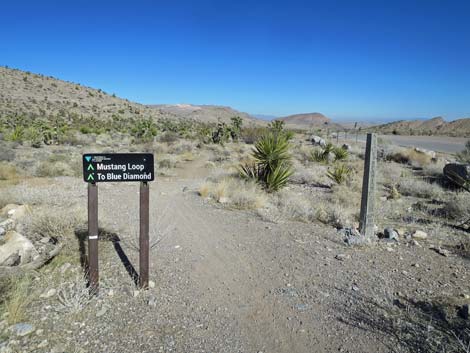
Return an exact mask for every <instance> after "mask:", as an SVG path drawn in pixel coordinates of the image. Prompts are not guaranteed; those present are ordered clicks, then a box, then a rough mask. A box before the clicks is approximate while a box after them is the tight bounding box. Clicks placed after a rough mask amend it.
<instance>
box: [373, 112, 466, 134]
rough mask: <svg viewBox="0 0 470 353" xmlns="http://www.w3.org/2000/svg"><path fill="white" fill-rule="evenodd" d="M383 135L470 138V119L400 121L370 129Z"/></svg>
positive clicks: (437, 118)
mask: <svg viewBox="0 0 470 353" xmlns="http://www.w3.org/2000/svg"><path fill="white" fill-rule="evenodd" d="M370 130H371V131H376V132H379V133H382V134H397V135H442V136H455V137H457V136H458V137H467V136H470V118H466V119H458V120H454V121H450V122H446V121H445V120H444V119H443V118H442V117H436V118H432V119H429V120H400V121H394V122H391V123H387V124H383V125H378V126H375V127H373V128H371V129H370Z"/></svg>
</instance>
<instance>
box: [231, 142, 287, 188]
mask: <svg viewBox="0 0 470 353" xmlns="http://www.w3.org/2000/svg"><path fill="white" fill-rule="evenodd" d="M289 149H290V145H289V142H288V138H287V137H285V136H284V134H274V133H268V134H266V135H264V136H263V137H262V138H261V139H260V140H259V141H258V142H257V143H256V145H255V149H254V151H253V158H254V162H253V163H251V164H244V165H241V167H240V175H241V176H242V177H243V178H245V179H254V180H257V181H258V182H260V183H262V184H263V185H264V186H265V187H266V189H267V190H268V191H277V190H279V189H280V188H282V187H284V186H285V185H286V184H287V182H288V180H289V177H290V176H291V175H292V174H293V168H292V165H291V155H290V152H289Z"/></svg>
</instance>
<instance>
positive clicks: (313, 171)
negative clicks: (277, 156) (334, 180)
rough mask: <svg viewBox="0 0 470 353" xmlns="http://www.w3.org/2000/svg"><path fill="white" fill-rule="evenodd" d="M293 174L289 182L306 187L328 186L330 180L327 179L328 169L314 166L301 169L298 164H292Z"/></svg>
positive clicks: (323, 166)
mask: <svg viewBox="0 0 470 353" xmlns="http://www.w3.org/2000/svg"><path fill="white" fill-rule="evenodd" d="M294 170H295V172H294V174H293V175H292V176H291V182H293V183H295V184H307V185H329V184H331V182H330V180H329V179H328V177H327V171H328V167H327V166H325V165H320V164H316V165H313V166H311V167H307V168H306V167H303V166H302V165H301V164H300V163H296V164H294Z"/></svg>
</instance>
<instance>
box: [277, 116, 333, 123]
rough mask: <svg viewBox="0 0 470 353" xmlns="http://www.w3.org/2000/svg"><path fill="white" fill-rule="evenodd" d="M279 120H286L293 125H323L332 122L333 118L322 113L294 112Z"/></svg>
mask: <svg viewBox="0 0 470 353" xmlns="http://www.w3.org/2000/svg"><path fill="white" fill-rule="evenodd" d="M279 120H282V121H284V122H285V123H286V124H293V125H308V126H312V125H314V126H323V125H328V124H331V119H330V118H327V117H326V116H324V115H323V114H321V113H304V114H294V115H289V116H286V117H283V118H280V119H279Z"/></svg>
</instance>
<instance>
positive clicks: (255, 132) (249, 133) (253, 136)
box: [241, 126, 268, 144]
mask: <svg viewBox="0 0 470 353" xmlns="http://www.w3.org/2000/svg"><path fill="white" fill-rule="evenodd" d="M267 132H268V129H267V128H265V127H262V126H249V127H244V128H242V131H241V137H242V139H243V141H244V142H245V143H248V144H254V143H255V142H256V141H258V140H260V139H261V137H263V136H264V135H266V133H267Z"/></svg>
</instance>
